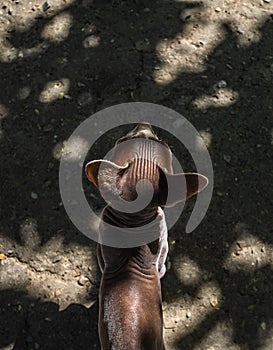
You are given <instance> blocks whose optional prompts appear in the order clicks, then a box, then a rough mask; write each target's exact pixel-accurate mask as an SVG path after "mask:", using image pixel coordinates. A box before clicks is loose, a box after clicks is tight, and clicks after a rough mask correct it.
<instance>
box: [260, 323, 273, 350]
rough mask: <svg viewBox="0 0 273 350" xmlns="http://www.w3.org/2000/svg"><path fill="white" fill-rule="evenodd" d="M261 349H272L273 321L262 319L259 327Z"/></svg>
mask: <svg viewBox="0 0 273 350" xmlns="http://www.w3.org/2000/svg"><path fill="white" fill-rule="evenodd" d="M258 339H259V343H260V346H259V350H271V349H272V344H273V326H272V321H271V320H270V321H267V320H263V321H261V323H260V325H259V328H258Z"/></svg>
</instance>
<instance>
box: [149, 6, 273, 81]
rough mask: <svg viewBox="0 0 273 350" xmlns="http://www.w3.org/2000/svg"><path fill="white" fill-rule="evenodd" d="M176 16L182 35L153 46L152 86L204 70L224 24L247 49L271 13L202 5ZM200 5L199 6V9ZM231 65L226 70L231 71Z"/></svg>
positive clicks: (263, 8)
mask: <svg viewBox="0 0 273 350" xmlns="http://www.w3.org/2000/svg"><path fill="white" fill-rule="evenodd" d="M196 3H197V5H198V6H193V7H192V8H187V9H185V10H183V11H182V13H181V14H180V19H181V22H182V23H181V27H182V28H183V31H182V32H181V33H179V34H177V35H176V36H175V37H174V38H171V39H168V38H165V39H163V40H162V41H161V42H159V44H158V45H157V48H156V52H157V55H158V58H159V60H160V64H159V65H158V66H157V67H155V69H154V73H153V78H154V80H155V81H156V83H158V84H161V85H166V84H169V83H171V82H172V81H174V80H175V79H177V77H178V76H179V74H181V73H201V72H203V71H205V70H206V68H207V66H206V65H207V62H208V58H209V55H210V54H211V53H212V52H213V51H214V50H215V48H217V46H219V44H220V43H221V42H222V41H224V40H225V37H226V34H227V32H226V30H225V26H226V24H227V23H228V25H229V27H230V29H231V30H232V31H233V35H234V37H235V38H236V39H235V40H236V41H237V43H238V46H249V45H251V44H253V43H256V42H257V41H259V40H260V39H261V32H260V28H261V27H262V26H263V24H264V22H265V21H266V20H267V18H269V15H270V13H272V5H271V4H268V3H266V2H265V1H262V2H261V3H257V4H256V3H255V2H253V3H252V4H248V3H247V2H245V3H242V2H241V1H237V2H236V1H235V2H229V1H225V2H223V1H208V0H205V1H202V2H197V1H196ZM200 4H202V5H200ZM232 63H233V62H230V63H229V64H228V68H229V69H231V70H232V68H233V67H232Z"/></svg>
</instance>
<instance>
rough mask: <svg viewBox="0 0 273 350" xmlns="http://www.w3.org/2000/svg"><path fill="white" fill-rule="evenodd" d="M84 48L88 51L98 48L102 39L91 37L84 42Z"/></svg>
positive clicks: (95, 36)
mask: <svg viewBox="0 0 273 350" xmlns="http://www.w3.org/2000/svg"><path fill="white" fill-rule="evenodd" d="M82 44H83V47H84V48H86V49H89V48H92V47H97V46H99V44H100V37H99V36H97V35H90V36H88V37H87V38H85V39H84V41H83V43H82Z"/></svg>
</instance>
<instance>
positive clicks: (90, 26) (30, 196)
mask: <svg viewBox="0 0 273 350" xmlns="http://www.w3.org/2000/svg"><path fill="white" fill-rule="evenodd" d="M85 3H88V2H86V1H82V2H79V3H77V4H76V5H74V6H70V7H69V8H68V9H66V11H69V12H70V13H71V15H72V17H73V23H72V27H71V28H70V35H69V36H68V37H67V38H66V39H65V40H64V41H62V42H55V43H51V42H49V41H48V42H46V41H45V42H44V41H42V40H41V38H40V36H41V33H42V31H43V28H44V26H45V25H46V24H47V23H48V22H49V21H50V19H41V18H38V19H37V20H36V22H35V24H34V25H33V26H32V27H31V28H30V29H29V30H27V31H26V32H21V31H18V32H16V31H15V32H14V33H11V34H10V35H9V41H10V42H11V43H12V44H13V45H14V46H15V47H16V48H25V49H27V48H31V47H37V46H39V45H40V44H41V43H45V45H44V47H42V48H41V52H40V53H39V54H37V55H33V56H29V57H27V56H26V57H24V58H19V59H18V60H15V61H11V62H2V63H1V64H0V77H1V81H0V86H1V89H0V104H1V105H3V106H4V107H5V108H6V110H7V116H6V117H5V119H3V120H2V123H1V124H2V137H1V139H0V142H1V149H2V150H1V155H0V157H1V186H2V188H1V196H2V204H1V205H2V208H1V213H0V215H1V235H2V237H1V243H2V242H3V246H5V250H8V249H9V248H10V247H12V246H13V244H14V242H18V243H19V244H20V243H22V237H21V234H20V230H21V225H22V223H23V222H24V221H25V220H26V219H27V218H34V219H35V220H36V221H37V231H38V233H39V235H40V236H41V244H44V243H45V242H47V241H48V240H50V239H51V238H52V237H54V236H55V235H56V232H59V234H60V235H63V236H64V237H65V242H66V243H67V244H68V243H69V244H71V243H72V244H73V243H75V242H76V243H77V244H81V245H88V244H89V245H90V246H92V247H93V243H92V242H90V241H89V240H87V239H86V238H85V237H84V236H83V235H82V234H80V233H78V232H77V231H76V229H75V228H74V227H73V226H72V224H71V223H70V222H69V219H68V217H67V215H66V213H65V211H64V209H63V207H62V206H61V204H60V203H61V198H60V195H59V186H58V166H59V160H58V159H56V158H54V156H53V150H54V148H55V147H56V145H58V143H60V142H63V141H64V140H66V139H67V138H68V137H69V135H70V134H71V132H72V131H73V130H74V129H75V127H76V126H78V124H79V123H80V122H82V121H83V120H85V119H86V118H87V117H88V116H89V115H91V114H92V113H94V112H95V111H97V110H100V109H102V108H104V107H107V106H111V105H113V104H117V103H121V102H130V101H138V100H140V101H148V102H155V103H159V104H163V105H166V106H168V107H170V108H173V109H175V110H176V111H178V112H181V113H182V114H183V115H184V116H185V117H186V118H187V119H188V120H189V121H190V122H192V123H193V124H194V126H195V127H196V128H197V129H198V130H207V131H208V132H209V133H210V134H211V143H210V147H209V151H210V154H211V158H212V161H213V165H214V172H215V179H214V181H215V191H214V197H213V200H212V203H211V206H210V208H209V211H208V213H207V215H206V217H205V219H204V220H203V222H202V224H201V225H200V226H199V227H198V228H197V229H196V230H195V231H194V232H193V233H191V234H188V235H185V234H182V233H183V232H184V227H185V225H186V222H187V218H188V216H189V212H190V210H191V209H192V206H193V201H190V202H189V203H188V204H187V208H186V209H187V210H186V212H185V213H184V214H183V217H182V218H181V220H179V222H178V223H177V225H176V226H175V227H174V228H173V229H172V230H171V232H170V236H171V239H174V240H175V241H176V245H175V247H174V249H173V251H172V253H171V260H172V259H175V258H176V257H179V256H184V255H186V256H189V257H190V259H192V260H193V261H195V262H196V263H197V264H198V266H200V268H201V269H202V270H203V271H206V276H209V277H206V279H207V280H208V279H209V280H212V281H214V280H215V281H217V283H218V285H219V288H220V289H221V293H222V304H221V305H220V309H219V310H213V312H212V313H211V314H210V315H208V316H207V317H206V318H205V319H204V320H203V321H202V322H200V323H199V324H198V326H197V327H196V328H195V329H194V331H193V332H189V334H188V335H185V336H183V337H180V338H179V339H178V341H177V348H179V349H180V348H184V349H192V348H194V346H198V344H199V342H200V341H201V340H202V339H203V338H204V337H206V335H207V333H208V332H209V331H210V330H211V329H212V328H213V327H214V326H215V324H216V323H217V322H220V321H222V320H224V319H225V318H228V319H229V320H231V322H232V324H233V326H234V329H233V337H234V341H235V342H236V343H237V344H239V345H240V346H241V347H242V348H244V347H245V348H246V349H257V348H258V346H259V345H260V344H261V339H260V333H259V331H258V329H259V328H260V324H261V322H265V323H266V324H269V323H270V322H272V318H273V311H272V309H271V308H270V307H269V304H270V295H271V294H272V289H273V286H272V278H271V277H270V276H271V274H270V273H271V269H270V268H269V266H265V267H263V268H257V270H255V271H253V272H247V271H243V270H240V271H239V272H236V273H234V272H230V271H226V270H225V269H224V268H223V267H224V263H225V261H226V259H227V257H228V256H229V251H230V246H231V245H232V243H233V242H235V241H236V239H238V237H239V236H240V232H238V230H236V225H237V224H238V223H239V222H244V223H246V224H247V225H249V227H250V228H251V232H252V233H253V234H255V236H256V237H257V238H258V239H259V240H262V241H263V242H264V243H265V244H272V215H271V210H272V204H273V202H272V201H273V200H272V198H273V196H272V194H273V193H272V191H273V190H272V188H271V187H270V184H271V182H272V152H273V148H272V139H271V129H272V128H273V125H272V108H273V105H272V83H273V74H272V63H273V62H272V57H273V49H272V38H273V28H272V27H273V26H272V22H271V21H270V20H269V21H268V22H267V23H266V24H265V25H264V27H263V28H262V29H261V33H262V37H261V41H259V42H258V43H256V44H251V45H250V46H248V47H238V45H237V41H236V37H235V36H234V35H233V34H232V32H231V31H230V27H229V24H228V23H226V24H225V25H223V28H222V29H223V31H224V32H225V35H226V37H225V39H224V40H223V41H222V43H220V44H219V45H218V46H217V47H216V48H215V49H214V51H213V52H212V53H211V54H210V56H209V57H208V58H207V61H206V69H205V70H204V71H202V72H199V73H183V74H180V75H178V76H177V77H176V79H175V80H173V81H172V82H170V83H168V84H167V85H160V84H157V83H156V82H155V81H154V79H153V74H154V69H155V67H156V66H157V65H159V64H160V60H159V58H158V56H157V51H156V47H157V44H158V43H159V42H160V41H162V40H163V39H164V38H168V39H171V38H174V37H175V36H176V34H177V33H180V32H183V29H184V22H183V21H181V19H180V18H179V14H180V12H181V11H183V10H185V9H186V8H191V7H198V8H199V9H200V11H202V8H203V7H202V4H198V3H185V2H167V1H155V2H153V3H148V2H146V1H136V2H134V1H130V2H127V3H124V2H119V1H117V2H113V4H111V3H110V2H108V1H96V2H93V3H92V4H91V5H88V6H86V5H85ZM146 7H147V8H149V11H148V10H145V11H144V9H145V8H146ZM113 11H114V12H113ZM113 13H114V15H113ZM87 38H89V39H88V40H89V41H88V40H87ZM86 40H87V41H86ZM88 45H89V47H88ZM26 51H27V50H26ZM62 79H67V80H68V82H69V89H68V91H65V93H64V94H63V93H62V91H61V93H60V94H58V95H56V98H55V100H52V101H51V102H50V103H46V102H41V92H42V91H43V90H44V89H45V86H46V85H47V83H48V82H52V81H56V82H58V81H62ZM221 80H224V81H225V82H226V84H227V86H228V87H229V88H230V89H232V90H234V91H236V92H237V93H238V96H239V97H238V101H236V102H235V103H234V104H233V105H230V106H228V107H220V108H216V107H215V106H214V107H211V108H208V109H207V110H203V111H202V110H200V109H198V108H196V107H195V105H194V104H193V103H192V101H194V100H195V99H196V98H198V97H200V96H201V95H210V96H213V95H214V94H215V91H214V86H215V84H217V83H218V82H219V81H221ZM22 88H26V89H25V90H22ZM24 91H30V93H29V94H26V95H25V96H24ZM181 97H183V98H181ZM119 133H121V131H120V132H118V131H117V130H116V131H115V132H114V133H113V134H111V135H109V136H107V137H106V140H104V142H103V143H101V144H99V143H98V144H97V145H95V148H94V154H95V155H96V157H98V158H99V156H100V154H101V155H103V154H104V153H106V152H107V151H108V149H109V145H113V144H114V141H115V139H116V138H117V137H118V136H121V134H119ZM161 136H162V137H164V138H165V139H166V140H167V141H168V142H169V143H170V144H171V145H172V150H173V151H174V153H175V155H176V157H177V158H178V159H179V160H181V161H182V160H183V162H182V163H183V167H184V168H185V169H186V170H194V165H193V164H192V163H191V159H190V157H189V156H188V155H186V156H185V157H184V158H183V159H182V155H183V156H184V155H185V151H184V150H183V149H182V147H181V145H179V142H178V141H176V140H174V139H173V138H171V137H169V136H168V134H164V133H162V134H161ZM168 137H169V138H168ZM184 162H186V164H184ZM184 165H185V166H184ZM100 205H102V203H101V202H100ZM7 239H8V241H7ZM21 254H24V253H23V252H22V253H21ZM269 263H270V261H269ZM271 264H272V261H271ZM207 280H206V281H207ZM202 283H203V280H202V279H201V280H200V281H199V283H198V284H197V285H193V286H191V285H184V284H183V283H181V281H180V280H179V278H178V276H177V275H176V273H175V271H174V270H171V271H170V272H169V273H168V274H167V275H166V277H165V279H164V280H163V295H164V299H165V300H166V301H167V302H169V303H171V302H173V301H175V300H176V299H177V298H179V297H180V296H181V295H182V294H185V293H187V294H189V295H190V296H191V297H192V298H195V297H196V295H197V294H198V290H199V289H200V288H201V285H202ZM241 286H242V287H241ZM177 290H180V291H181V292H180V293H179V294H177V293H176V291H177ZM1 293H2V294H1V295H0V298H1V304H3V305H8V304H9V303H10V306H8V307H7V310H6V311H3V314H4V319H5V320H7V323H6V326H5V327H6V328H2V329H3V332H4V334H5V336H4V337H3V340H1V341H2V343H0V345H1V346H6V345H8V344H9V343H10V344H11V343H12V342H13V343H14V342H17V343H18V344H25V342H26V339H27V337H26V335H29V334H30V335H31V339H32V340H31V341H33V343H35V342H37V343H39V344H41V348H43V347H42V344H45V345H43V346H44V348H46V349H51V347H50V346H51V341H52V340H51V338H50V335H51V334H52V339H53V338H54V337H56V341H55V340H54V344H53V345H52V349H55V347H54V346H56V348H57V345H58V346H59V348H62V347H63V344H69V346H70V348H71V349H77V348H80V347H83V346H84V347H87V346H89V348H92V346H93V348H96V347H95V346H97V344H98V343H97V331H96V328H95V324H96V321H97V318H96V316H95V313H96V311H93V308H92V310H91V311H90V312H91V318H92V319H91V318H90V314H89V311H87V310H86V309H85V308H84V307H83V306H76V305H72V306H70V307H69V308H68V309H66V310H64V311H62V312H60V311H59V310H58V307H57V305H56V304H54V303H42V302H40V301H35V300H34V301H29V299H28V298H27V297H26V296H25V295H23V294H22V295H21V294H20V293H17V292H14V291H3V292H1ZM13 299H15V300H16V299H18V300H20V302H19V303H18V304H20V303H26V308H25V307H24V305H23V309H22V310H23V311H19V309H18V304H16V305H15V306H14V304H13V302H12V300H13ZM261 299H262V300H264V304H263V302H260V301H261ZM2 301H3V302H2ZM32 303H34V307H32V306H31V304H32ZM249 307H250V309H249ZM24 310H28V311H24ZM73 315H74V316H73ZM46 318H51V319H52V320H53V321H48V320H45V319H46ZM93 318H94V319H93ZM78 321H79V322H78ZM45 322H47V323H46V325H44V324H45ZM48 322H49V323H48ZM50 322H51V323H50ZM88 322H89V323H88ZM81 323H83V328H82V327H81ZM36 325H37V327H36ZM63 326H64V328H66V329H63V328H62V327H63ZM2 327H4V325H2ZM8 330H10V331H8ZM25 330H26V331H25ZM38 330H39V331H38ZM48 330H50V331H48ZM71 330H73V332H71ZM43 332H46V333H43ZM74 332H75V333H74ZM177 332H179V326H178V330H177ZM249 333H251V335H252V336H251V337H249ZM263 336H265V335H263ZM20 342H21V343H20ZM18 346H19V345H18ZM20 346H21V347H20V349H24V346H26V345H20ZM15 348H16V347H15ZM26 348H27V347H26Z"/></svg>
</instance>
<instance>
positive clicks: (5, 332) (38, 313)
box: [0, 290, 99, 350]
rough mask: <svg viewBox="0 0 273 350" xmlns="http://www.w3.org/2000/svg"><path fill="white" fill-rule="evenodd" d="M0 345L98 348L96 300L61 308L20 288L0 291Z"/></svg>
mask: <svg viewBox="0 0 273 350" xmlns="http://www.w3.org/2000/svg"><path fill="white" fill-rule="evenodd" d="M0 299H1V314H2V316H3V319H2V322H1V325H0V347H1V349H13V350H29V349H52V350H55V349H56V350H57V349H71V350H72V349H73V350H74V349H82V348H88V349H99V340H98V335H97V334H98V330H97V322H98V304H97V303H95V304H94V305H93V306H92V307H91V308H89V309H87V308H85V307H84V306H82V305H78V304H71V305H70V306H69V307H68V308H66V309H65V310H63V311H60V310H59V306H58V305H57V304H55V303H53V302H42V301H41V300H37V299H34V298H32V297H30V296H27V295H25V294H24V293H23V292H19V291H13V290H3V291H1V292H0Z"/></svg>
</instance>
